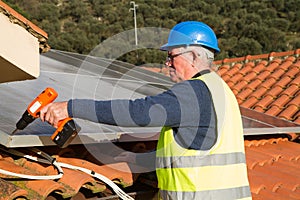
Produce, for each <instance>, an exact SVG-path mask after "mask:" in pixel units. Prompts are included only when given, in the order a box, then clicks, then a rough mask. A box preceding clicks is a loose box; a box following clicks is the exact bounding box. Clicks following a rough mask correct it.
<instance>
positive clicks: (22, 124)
mask: <svg viewBox="0 0 300 200" xmlns="http://www.w3.org/2000/svg"><path fill="white" fill-rule="evenodd" d="M34 120H35V117H33V116H32V115H31V114H30V113H29V112H28V111H27V110H26V111H25V112H24V114H23V115H22V117H21V119H20V120H19V121H18V122H17V124H16V127H17V129H18V130H23V129H24V128H26V126H28V124H30V123H31V122H33V121H34Z"/></svg>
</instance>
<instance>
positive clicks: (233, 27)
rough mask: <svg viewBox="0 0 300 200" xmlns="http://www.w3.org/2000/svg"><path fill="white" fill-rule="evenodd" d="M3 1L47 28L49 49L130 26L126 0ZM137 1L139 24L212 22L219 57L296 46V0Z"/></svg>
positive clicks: (158, 56) (80, 47)
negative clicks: (217, 43) (191, 21)
mask: <svg viewBox="0 0 300 200" xmlns="http://www.w3.org/2000/svg"><path fill="white" fill-rule="evenodd" d="M4 2H6V3H7V4H9V5H10V6H11V7H13V8H14V9H16V10H17V11H18V12H20V13H21V14H23V15H24V16H25V17H27V18H28V19H29V20H31V21H32V22H33V23H35V24H37V25H38V26H40V27H41V28H42V29H43V30H45V31H46V32H47V33H48V35H49V44H50V46H51V47H52V48H53V49H59V50H65V51H71V52H78V53H82V54H89V52H90V51H91V50H92V49H94V48H95V46H97V45H98V44H99V43H101V42H103V41H104V40H106V39H107V38H110V37H112V36H114V35H116V34H118V33H121V32H124V31H127V30H131V29H133V28H134V18H133V12H132V11H130V8H132V4H130V0H4ZM135 3H136V4H137V5H138V7H137V8H136V16H137V18H136V19H137V27H138V28H142V27H162V28H172V26H174V25H175V24H176V23H178V22H181V21H186V20H199V21H203V22H205V23H207V24H208V25H210V26H211V27H212V28H213V29H214V30H215V32H216V34H217V37H218V38H219V43H220V49H221V53H220V54H219V55H218V56H217V59H222V58H225V57H237V56H244V55H247V54H261V53H269V52H272V51H286V50H292V49H296V48H300V0H261V1H250V0H136V1H135ZM165 39H166V38H165ZM137 54H138V56H136V55H137ZM164 56H165V53H163V52H160V51H159V50H157V49H143V50H138V51H137V52H130V53H128V54H126V55H123V56H121V57H120V58H119V59H120V60H124V61H127V62H131V63H134V64H137V65H141V64H144V63H149V62H151V63H162V62H163V58H164ZM149 59H150V60H149Z"/></svg>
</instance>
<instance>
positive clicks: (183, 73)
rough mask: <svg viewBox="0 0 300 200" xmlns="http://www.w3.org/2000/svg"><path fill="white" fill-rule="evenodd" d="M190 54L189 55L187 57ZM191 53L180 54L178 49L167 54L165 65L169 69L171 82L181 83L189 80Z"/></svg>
mask: <svg viewBox="0 0 300 200" xmlns="http://www.w3.org/2000/svg"><path fill="white" fill-rule="evenodd" d="M189 54H190V55H189ZM191 54H192V53H191V51H183V52H180V51H179V49H172V50H171V51H169V52H168V57H167V60H166V62H165V65H166V66H167V67H169V73H170V77H171V80H172V81H173V82H176V83H178V82H181V81H184V80H188V79H190V78H191V77H190V71H191V68H192V66H191V61H190V58H189V57H192V55H191Z"/></svg>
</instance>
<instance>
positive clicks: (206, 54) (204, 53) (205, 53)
mask: <svg viewBox="0 0 300 200" xmlns="http://www.w3.org/2000/svg"><path fill="white" fill-rule="evenodd" d="M180 51H181V52H185V51H194V52H196V53H197V56H198V57H200V58H201V59H204V60H206V62H207V64H208V66H209V67H211V66H212V64H213V61H214V58H215V57H214V53H213V52H212V51H210V50H209V49H207V48H205V47H202V46H196V45H191V46H186V47H181V49H180Z"/></svg>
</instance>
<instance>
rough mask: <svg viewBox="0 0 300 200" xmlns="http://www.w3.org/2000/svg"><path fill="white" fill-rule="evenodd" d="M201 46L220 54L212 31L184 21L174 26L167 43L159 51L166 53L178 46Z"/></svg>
mask: <svg viewBox="0 0 300 200" xmlns="http://www.w3.org/2000/svg"><path fill="white" fill-rule="evenodd" d="M189 45H201V46H204V47H209V48H211V49H213V50H215V52H216V53H219V52H220V49H219V47H218V40H217V37H216V34H215V33H214V31H213V30H212V29H211V28H210V27H209V26H208V25H207V24H204V23H202V22H197V21H186V22H181V23H179V24H177V25H175V26H174V27H173V28H172V30H171V31H170V34H169V38H168V43H167V44H165V45H163V46H161V47H160V49H161V50H163V51H168V50H170V49H172V48H174V47H178V46H189Z"/></svg>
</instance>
